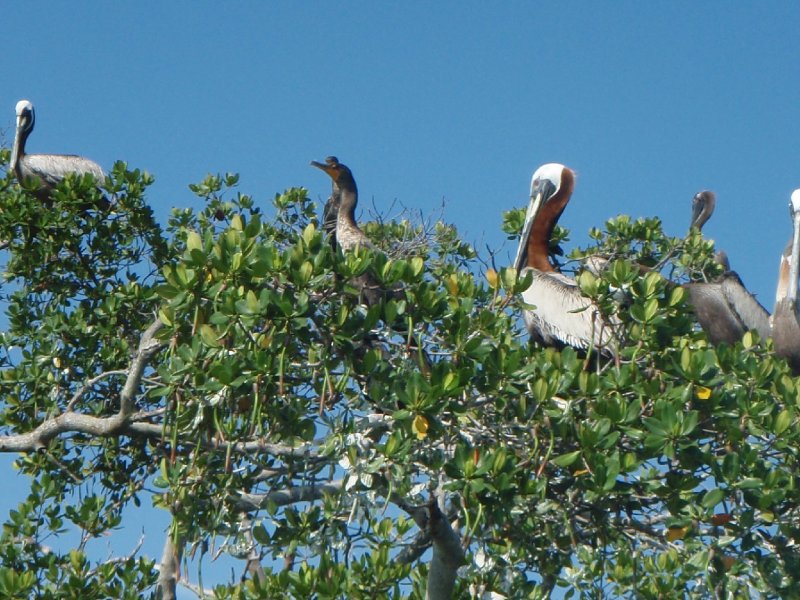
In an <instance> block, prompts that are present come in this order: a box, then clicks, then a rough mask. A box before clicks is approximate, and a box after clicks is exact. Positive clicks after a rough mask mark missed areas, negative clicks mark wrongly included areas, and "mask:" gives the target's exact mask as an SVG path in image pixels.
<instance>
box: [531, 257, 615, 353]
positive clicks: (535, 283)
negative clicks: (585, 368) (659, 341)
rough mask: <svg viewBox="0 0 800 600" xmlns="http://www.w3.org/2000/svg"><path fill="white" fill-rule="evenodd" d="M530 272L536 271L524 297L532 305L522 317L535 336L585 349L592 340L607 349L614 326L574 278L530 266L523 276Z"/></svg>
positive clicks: (548, 341) (542, 339)
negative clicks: (543, 271)
mask: <svg viewBox="0 0 800 600" xmlns="http://www.w3.org/2000/svg"><path fill="white" fill-rule="evenodd" d="M528 272H530V273H532V274H533V280H532V281H531V285H530V287H528V289H527V290H525V291H524V292H523V293H522V299H523V300H524V301H525V303H526V304H530V305H533V308H528V309H526V310H524V311H523V317H524V319H525V324H526V326H527V327H528V331H529V332H530V333H531V335H532V336H534V338H536V339H538V340H539V341H541V342H543V343H545V344H551V345H553V344H554V345H558V344H565V345H568V346H573V347H575V348H582V349H586V348H588V347H589V345H590V343H591V344H592V345H594V346H596V347H606V348H607V346H608V343H609V342H610V340H611V337H612V331H611V328H610V327H609V325H608V323H607V322H605V321H604V319H603V317H602V315H601V314H600V312H599V310H598V309H597V307H596V306H595V305H594V304H592V302H591V300H589V299H588V298H586V297H585V296H583V295H582V294H581V291H580V288H579V287H578V285H577V284H576V283H575V281H574V280H572V279H570V278H569V277H566V276H564V275H561V274H560V273H542V272H541V271H538V270H536V269H527V270H525V271H523V275H524V274H525V273H528Z"/></svg>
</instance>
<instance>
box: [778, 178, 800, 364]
mask: <svg viewBox="0 0 800 600" xmlns="http://www.w3.org/2000/svg"><path fill="white" fill-rule="evenodd" d="M789 212H790V213H791V215H792V241H791V242H790V243H789V245H788V246H787V247H786V250H784V252H783V256H781V268H780V276H779V277H778V291H777V293H776V294H775V313H774V314H773V316H772V339H773V342H774V344H775V354H777V355H778V356H783V357H785V358H786V360H787V361H788V363H789V366H790V367H791V368H792V371H794V373H795V374H798V373H800V322H798V314H797V278H798V275H800V190H795V191H794V192H793V193H792V200H791V202H790V204H789Z"/></svg>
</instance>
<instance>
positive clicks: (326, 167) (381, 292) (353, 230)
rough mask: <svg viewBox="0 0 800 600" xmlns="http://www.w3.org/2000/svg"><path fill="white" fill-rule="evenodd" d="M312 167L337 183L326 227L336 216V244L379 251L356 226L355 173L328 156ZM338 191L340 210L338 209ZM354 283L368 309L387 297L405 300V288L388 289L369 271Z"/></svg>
mask: <svg viewBox="0 0 800 600" xmlns="http://www.w3.org/2000/svg"><path fill="white" fill-rule="evenodd" d="M311 165H312V166H314V167H317V168H318V169H322V170H323V171H325V172H326V173H327V174H328V175H329V176H330V178H331V179H332V180H333V193H332V195H331V198H330V199H329V200H328V203H326V208H325V214H324V216H323V227H325V228H326V229H327V228H328V227H331V224H332V222H333V219H334V215H335V219H336V244H337V245H338V246H339V248H341V249H342V251H343V252H348V251H351V250H354V249H355V248H357V247H361V248H371V249H375V245H374V244H373V243H372V242H371V241H370V239H369V238H368V237H367V235H366V234H365V233H364V232H363V231H361V228H359V226H358V223H356V205H357V204H358V187H357V186H356V180H355V179H354V178H353V173H352V171H350V169H349V168H347V166H346V165H343V164H342V163H340V162H339V159H337V158H336V157H335V156H329V157H327V158H326V159H325V162H324V163H318V162H316V161H313V160H312V161H311ZM337 191H338V208H336V198H337ZM326 224H327V227H326ZM352 283H353V284H354V285H355V286H356V287H357V288H358V289H359V292H360V296H361V299H362V300H363V301H364V302H365V303H366V304H367V305H368V306H372V305H373V304H377V303H378V302H380V300H381V299H383V298H387V297H389V298H397V299H399V298H402V297H403V293H402V289H401V288H402V286H393V288H392V289H389V290H387V289H385V288H383V287H382V286H381V285H380V284H379V283H378V281H377V280H376V278H375V277H374V276H373V275H372V274H371V273H370V272H369V271H367V272H366V273H364V274H363V275H360V276H358V277H356V278H354V279H353V281H352Z"/></svg>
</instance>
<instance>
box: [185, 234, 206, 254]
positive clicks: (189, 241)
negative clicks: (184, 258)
mask: <svg viewBox="0 0 800 600" xmlns="http://www.w3.org/2000/svg"><path fill="white" fill-rule="evenodd" d="M186 249H187V250H189V252H191V251H192V250H202V249H203V239H202V238H201V237H200V234H198V233H197V232H196V231H190V232H188V233H187V234H186Z"/></svg>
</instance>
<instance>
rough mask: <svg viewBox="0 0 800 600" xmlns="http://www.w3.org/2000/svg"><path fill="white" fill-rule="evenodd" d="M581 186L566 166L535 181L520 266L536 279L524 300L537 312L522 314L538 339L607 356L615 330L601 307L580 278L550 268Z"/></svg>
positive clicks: (548, 169)
mask: <svg viewBox="0 0 800 600" xmlns="http://www.w3.org/2000/svg"><path fill="white" fill-rule="evenodd" d="M574 185H575V175H574V173H573V172H572V171H571V170H570V169H568V168H567V167H565V166H564V165H560V164H556V163H549V164H546V165H543V166H541V167H539V168H538V169H537V170H536V172H535V173H534V174H533V178H532V181H531V199H530V204H529V205H528V211H527V213H526V215H525V224H524V226H523V228H522V234H521V236H520V242H519V247H518V248H517V256H516V259H515V260H514V267H515V268H516V270H517V272H518V273H519V274H520V277H524V276H525V275H526V274H527V273H530V274H531V275H532V276H533V280H532V281H531V284H530V286H529V287H528V289H526V290H525V291H524V292H522V299H523V300H524V301H525V303H526V304H529V305H532V307H533V308H526V309H525V310H524V311H523V313H522V316H523V318H524V320H525V325H526V326H527V328H528V331H529V332H530V334H531V337H533V339H534V340H536V341H538V342H540V343H542V344H545V345H548V346H557V347H561V346H565V345H566V346H573V347H574V348H580V349H584V350H585V349H588V348H589V347H590V346H591V347H594V348H598V349H600V350H602V351H603V352H604V353H606V354H614V351H613V350H612V348H611V347H610V342H611V341H612V331H611V328H610V326H609V324H608V323H607V322H606V320H604V318H603V316H602V315H601V314H600V311H599V310H598V308H597V306H595V305H594V304H593V303H592V302H591V300H589V299H588V298H586V297H585V296H583V295H582V294H581V290H580V288H579V287H578V284H577V283H576V282H575V280H574V279H571V278H569V277H567V276H566V275H562V274H561V273H559V272H557V271H556V269H555V268H554V267H553V265H552V264H550V260H549V259H548V247H549V245H550V238H551V236H552V234H553V228H554V227H555V225H556V223H557V222H558V218H559V217H560V216H561V213H562V212H563V211H564V208H565V207H566V205H567V203H568V202H569V199H570V197H571V196H572V190H573V187H574Z"/></svg>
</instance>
